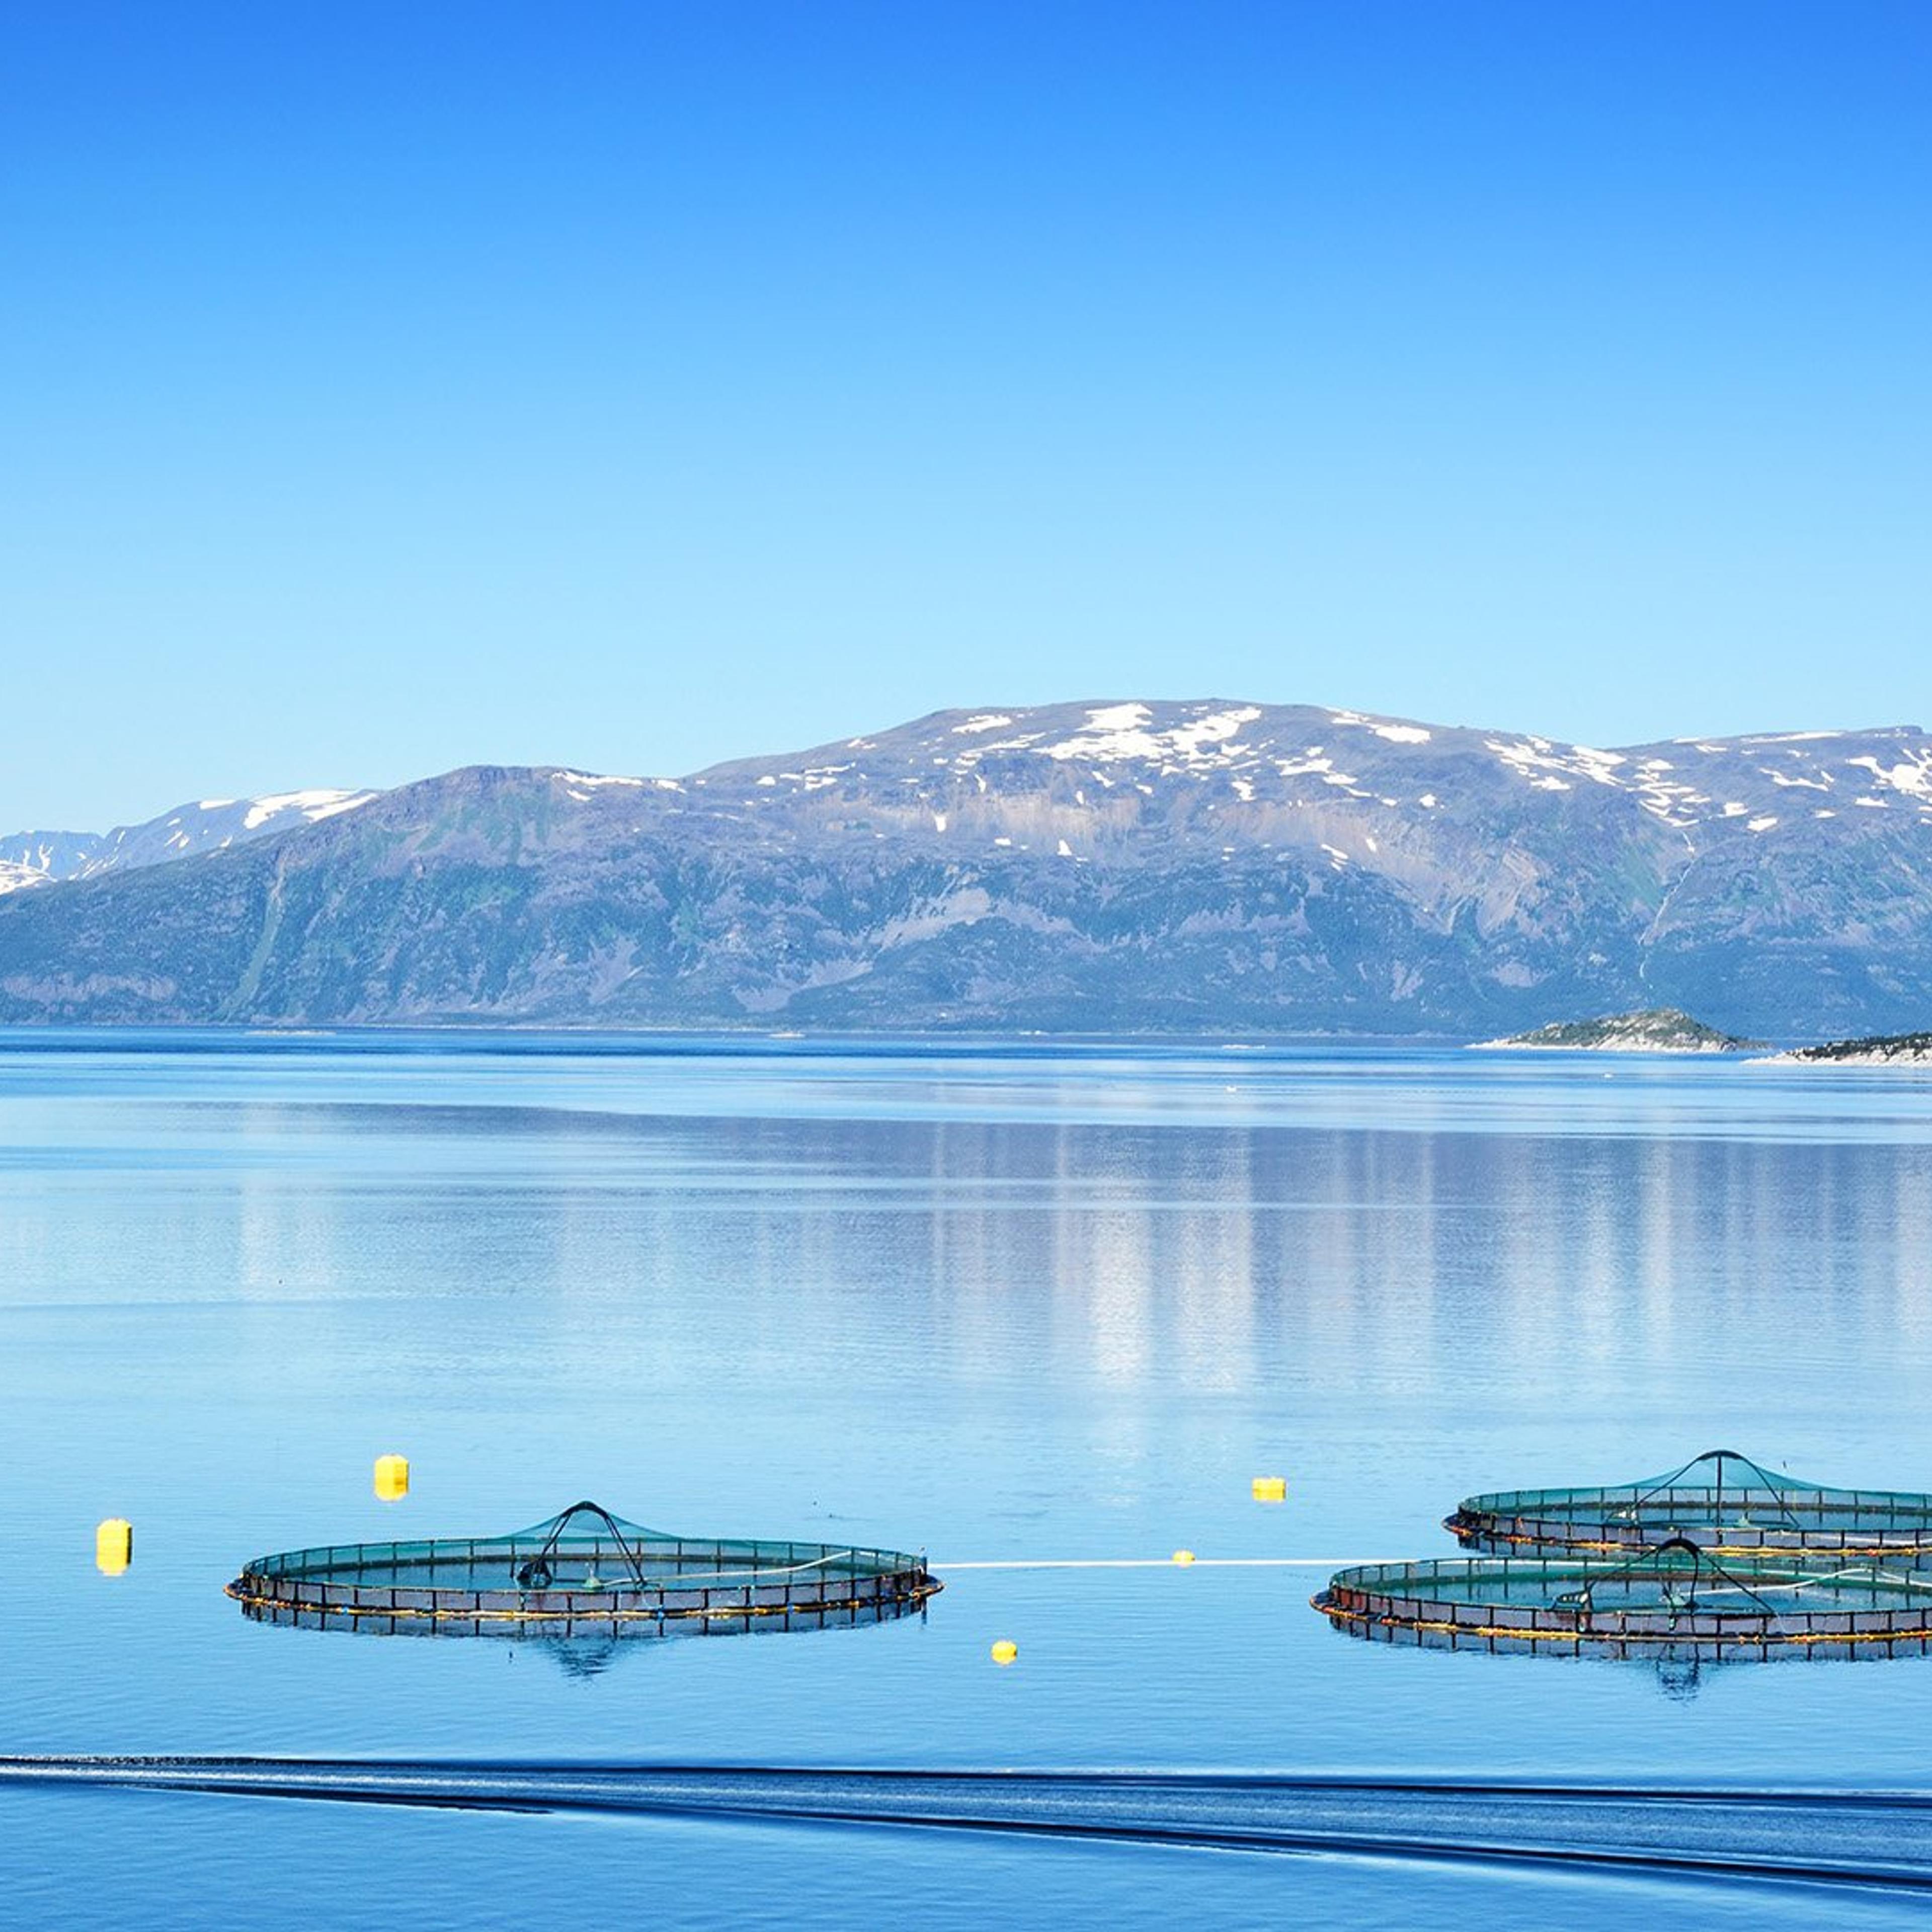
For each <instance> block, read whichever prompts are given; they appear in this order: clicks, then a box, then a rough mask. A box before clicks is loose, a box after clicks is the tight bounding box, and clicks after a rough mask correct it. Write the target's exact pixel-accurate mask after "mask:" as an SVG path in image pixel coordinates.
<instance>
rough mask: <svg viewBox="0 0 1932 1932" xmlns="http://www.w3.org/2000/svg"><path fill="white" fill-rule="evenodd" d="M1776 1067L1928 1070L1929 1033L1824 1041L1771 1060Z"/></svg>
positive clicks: (1930, 1063) (1930, 1054)
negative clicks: (1800, 1065) (1777, 1064)
mask: <svg viewBox="0 0 1932 1932" xmlns="http://www.w3.org/2000/svg"><path fill="white" fill-rule="evenodd" d="M1771 1057H1772V1058H1773V1059H1775V1060H1776V1061H1778V1062H1779V1064H1781V1065H1784V1066H1792V1065H1797V1064H1804V1065H1807V1066H1816V1065H1818V1064H1820V1063H1821V1062H1822V1063H1823V1064H1827V1065H1829V1066H1833V1067H1932V1033H1890V1034H1874V1035H1873V1036H1872V1037H1870V1039H1867V1040H1826V1042H1825V1043H1824V1044H1823V1046H1801V1047H1797V1048H1795V1049H1793V1051H1792V1052H1790V1053H1779V1054H1774V1055H1772V1056H1771Z"/></svg>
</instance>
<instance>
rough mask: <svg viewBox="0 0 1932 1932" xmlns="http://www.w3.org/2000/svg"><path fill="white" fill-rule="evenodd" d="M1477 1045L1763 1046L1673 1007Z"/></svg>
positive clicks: (1705, 1049)
mask: <svg viewBox="0 0 1932 1932" xmlns="http://www.w3.org/2000/svg"><path fill="white" fill-rule="evenodd" d="M1477 1044H1478V1046H1481V1047H1484V1048H1507V1049H1510V1050H1511V1051H1512V1052H1526V1053H1739V1052H1743V1051H1745V1049H1748V1048H1751V1047H1754V1046H1763V1045H1764V1042H1763V1040H1740V1039H1739V1037H1737V1035H1736V1034H1728V1033H1720V1032H1719V1031H1718V1029H1717V1028H1715V1027H1708V1026H1706V1025H1705V1024H1704V1023H1703V1021H1702V1020H1694V1019H1692V1018H1691V1016H1690V1015H1689V1014H1688V1013H1680V1012H1679V1011H1678V1010H1677V1009H1676V1007H1650V1008H1649V1009H1647V1010H1646V1011H1644V1012H1643V1013H1612V1014H1610V1015H1609V1016H1607V1018H1605V1019H1595V1020H1554V1021H1552V1022H1551V1023H1550V1025H1548V1026H1541V1027H1538V1028H1537V1029H1536V1030H1535V1032H1533V1033H1519V1034H1512V1035H1511V1037H1509V1038H1508V1040H1481V1041H1478V1043H1477ZM1813 1050H1814V1052H1823V1051H1824V1049H1822V1048H1818V1049H1813Z"/></svg>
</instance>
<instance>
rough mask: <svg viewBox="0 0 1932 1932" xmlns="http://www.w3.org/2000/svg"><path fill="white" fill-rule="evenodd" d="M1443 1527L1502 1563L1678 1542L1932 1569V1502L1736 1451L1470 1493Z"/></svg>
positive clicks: (1726, 1551) (1743, 1552)
mask: <svg viewBox="0 0 1932 1932" xmlns="http://www.w3.org/2000/svg"><path fill="white" fill-rule="evenodd" d="M1444 1527H1445V1528H1446V1529H1448V1530H1450V1531H1451V1532H1452V1533H1453V1534H1454V1536H1455V1537H1456V1538H1457V1541H1459V1542H1460V1543H1461V1544H1463V1546H1464V1547H1466V1548H1468V1549H1472V1550H1489V1551H1493V1552H1495V1553H1498V1554H1508V1553H1511V1552H1517V1551H1523V1552H1527V1551H1537V1552H1543V1553H1564V1552H1572V1553H1575V1554H1576V1555H1577V1556H1618V1555H1621V1554H1623V1553H1626V1552H1630V1551H1634V1550H1646V1549H1649V1548H1652V1547H1655V1546H1656V1545H1657V1544H1661V1543H1664V1542H1667V1541H1672V1540H1673V1539H1676V1540H1680V1541H1684V1542H1687V1543H1691V1544H1696V1545H1697V1547H1699V1548H1700V1549H1703V1550H1709V1552H1710V1553H1712V1555H1713V1556H1720V1557H1723V1558H1724V1559H1727V1560H1728V1559H1747V1560H1751V1561H1776V1560H1777V1559H1780V1558H1791V1557H1794V1556H1802V1558H1803V1559H1805V1560H1807V1561H1812V1560H1816V1559H1823V1558H1832V1559H1841V1560H1843V1561H1845V1562H1861V1561H1868V1562H1882V1563H1886V1564H1890V1565H1899V1564H1914V1563H1918V1562H1928V1563H1932V1496H1921V1495H1915V1494H1912V1493H1906V1492H1901V1491H1895V1490H1834V1489H1828V1488H1826V1487H1825V1486H1824V1485H1823V1484H1820V1483H1806V1482H1801V1481H1799V1479H1798V1478H1796V1477H1795V1476H1786V1475H1779V1474H1778V1473H1777V1472H1774V1471H1772V1470H1769V1469H1765V1468H1763V1467H1762V1466H1760V1464H1758V1463H1754V1462H1753V1461H1752V1460H1751V1458H1750V1457H1748V1456H1741V1455H1739V1454H1738V1453H1737V1451H1736V1450H1734V1449H1712V1450H1709V1451H1706V1453H1705V1454H1703V1455H1702V1456H1699V1457H1696V1458H1695V1459H1694V1460H1692V1461H1691V1462H1688V1463H1685V1465H1684V1466H1683V1467H1682V1469H1673V1471H1671V1472H1670V1474H1669V1475H1667V1476H1652V1477H1649V1478H1646V1479H1644V1480H1643V1481H1640V1482H1634V1483H1623V1484H1617V1485H1616V1486H1614V1487H1610V1488H1607V1489H1574V1490H1498V1491H1496V1492H1494V1493H1492V1494H1490V1495H1488V1496H1471V1497H1469V1499H1467V1500H1466V1502H1463V1504H1462V1505H1460V1507H1459V1508H1457V1511H1456V1513H1455V1514H1454V1515H1453V1516H1451V1517H1448V1519H1447V1520H1446V1521H1445V1525H1444Z"/></svg>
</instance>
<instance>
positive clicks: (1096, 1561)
mask: <svg viewBox="0 0 1932 1932" xmlns="http://www.w3.org/2000/svg"><path fill="white" fill-rule="evenodd" d="M1402 1561H1403V1559H1401V1558H1400V1557H1396V1556H1197V1557H1196V1558H1195V1559H1194V1560H1193V1562H1191V1563H1177V1562H1175V1560H1174V1559H1173V1558H1172V1557H1171V1556H1077V1557H1052V1558H1046V1557H1040V1558H1034V1557H1020V1558H1015V1559H1003V1560H1002V1561H1001V1562H997V1563H944V1562H938V1561H935V1562H933V1563H932V1565H930V1566H929V1567H930V1568H932V1569H935V1570H944V1571H953V1570H1351V1569H1353V1568H1355V1567H1356V1566H1357V1565H1358V1564H1372V1563H1397V1562H1402Z"/></svg>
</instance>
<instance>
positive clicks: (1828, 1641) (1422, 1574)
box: [1313, 1537, 1932, 1662]
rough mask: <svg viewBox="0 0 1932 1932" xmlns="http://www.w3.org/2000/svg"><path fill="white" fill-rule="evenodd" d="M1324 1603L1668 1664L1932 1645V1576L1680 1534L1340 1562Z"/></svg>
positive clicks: (1438, 1630) (1355, 1624) (1389, 1623)
mask: <svg viewBox="0 0 1932 1932" xmlns="http://www.w3.org/2000/svg"><path fill="white" fill-rule="evenodd" d="M1313 1603H1314V1607H1315V1608H1316V1609H1317V1610H1319V1611H1320V1612H1321V1613H1322V1614H1323V1616H1325V1617H1327V1618H1328V1619H1329V1620H1330V1622H1332V1623H1333V1624H1334V1625H1336V1627H1337V1628H1338V1629H1340V1630H1343V1631H1347V1632H1348V1633H1349V1634H1351V1635H1352V1636H1355V1637H1367V1638H1370V1639H1373V1640H1379V1641H1380V1642H1382V1643H1409V1644H1416V1645H1419V1646H1424V1647H1427V1648H1431V1649H1443V1650H1486V1651H1491V1652H1497V1651H1501V1652H1544V1653H1549V1652H1556V1653H1557V1654H1558V1655H1568V1656H1592V1657H1613V1658H1652V1659H1655V1660H1657V1661H1669V1662H1701V1661H1711V1662H1716V1661H1724V1660H1731V1659H1749V1658H1759V1659H1766V1658H1774V1657H1781V1656H1806V1657H1815V1658H1852V1657H1908V1656H1909V1657H1918V1656H1923V1655H1926V1654H1927V1652H1932V1574H1927V1573H1926V1572H1924V1571H1913V1570H1896V1569H1890V1568H1885V1567H1884V1566H1882V1565H1878V1564H1846V1563H1838V1562H1826V1563H1825V1564H1823V1565H1808V1564H1806V1563H1805V1562H1800V1561H1790V1560H1787V1561H1785V1562H1767V1561H1764V1560H1762V1559H1754V1560H1749V1561H1738V1562H1721V1561H1720V1560H1719V1559H1718V1558H1716V1557H1715V1556H1713V1555H1712V1553H1711V1552H1710V1551H1709V1550H1706V1549H1703V1548H1702V1547H1700V1546H1699V1545H1698V1544H1694V1543H1692V1542H1691V1541H1688V1539H1686V1538H1681V1537H1679V1538H1673V1539H1671V1540H1670V1541H1668V1542H1666V1543H1663V1544H1659V1545H1658V1547H1656V1548H1655V1549H1653V1550H1646V1551H1645V1552H1644V1553H1643V1554H1642V1555H1640V1556H1637V1557H1634V1558H1632V1559H1630V1560H1629V1561H1628V1562H1622V1563H1616V1562H1590V1561H1587V1560H1580V1559H1572V1558H1565V1557H1560V1556H1556V1557H1509V1558H1496V1557H1445V1558H1442V1559H1439V1560H1436V1561H1435V1562H1420V1563H1377V1564H1365V1565H1361V1566H1359V1567H1358V1568H1354V1569H1349V1570H1341V1571H1337V1573H1336V1574H1335V1575H1334V1577H1331V1579H1330V1580H1329V1583H1328V1589H1325V1590H1324V1591H1323V1592H1322V1593H1321V1595H1319V1596H1317V1597H1316V1598H1314V1599H1313Z"/></svg>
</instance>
